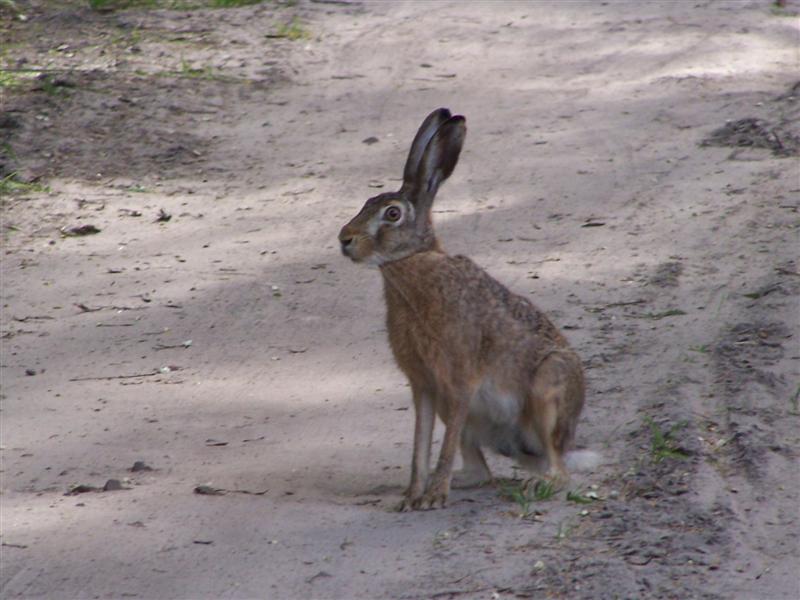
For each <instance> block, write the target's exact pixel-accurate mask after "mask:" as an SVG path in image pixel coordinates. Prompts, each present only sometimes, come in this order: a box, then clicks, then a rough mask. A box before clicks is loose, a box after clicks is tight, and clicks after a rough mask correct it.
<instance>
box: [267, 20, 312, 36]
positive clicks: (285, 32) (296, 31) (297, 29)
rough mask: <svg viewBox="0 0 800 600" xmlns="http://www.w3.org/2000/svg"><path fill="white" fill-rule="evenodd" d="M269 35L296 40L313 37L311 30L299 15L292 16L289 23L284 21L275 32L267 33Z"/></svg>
mask: <svg viewBox="0 0 800 600" xmlns="http://www.w3.org/2000/svg"><path fill="white" fill-rule="evenodd" d="M267 37H271V38H285V39H287V40H290V41H292V42H294V41H297V40H304V39H309V38H310V37H311V32H310V31H309V30H308V29H306V27H305V26H304V25H303V23H302V21H301V20H300V19H298V18H297V17H292V20H291V21H289V22H288V23H282V24H281V25H279V26H278V28H277V29H276V30H275V33H272V34H267Z"/></svg>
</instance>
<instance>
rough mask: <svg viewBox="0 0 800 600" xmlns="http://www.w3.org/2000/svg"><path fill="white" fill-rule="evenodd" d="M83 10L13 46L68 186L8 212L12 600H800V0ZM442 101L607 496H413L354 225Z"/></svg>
mask: <svg viewBox="0 0 800 600" xmlns="http://www.w3.org/2000/svg"><path fill="white" fill-rule="evenodd" d="M81 6H82V5H81V4H80V3H77V2H73V3H69V2H61V3H57V2H42V1H39V2H23V1H19V0H18V1H17V7H18V8H19V9H20V10H21V11H22V12H23V13H24V14H25V16H26V17H27V20H25V21H22V20H20V19H18V18H13V15H12V14H11V13H10V12H9V11H6V12H5V13H3V19H4V20H3V21H2V30H0V32H1V33H2V36H3V38H4V39H5V40H7V41H8V44H6V45H5V46H4V50H3V55H2V59H3V61H4V63H5V68H7V69H11V71H5V72H4V73H5V77H6V81H7V82H8V81H10V79H9V78H12V79H13V78H16V79H15V80H14V81H13V82H12V83H15V84H16V85H11V84H7V85H4V86H3V87H2V88H0V93H1V94H2V96H1V97H0V98H2V106H1V107H0V108H1V109H2V110H1V111H0V136H2V137H3V140H4V141H5V145H4V146H3V150H2V152H3V155H2V158H0V163H2V164H1V165H0V169H2V171H3V173H2V174H3V175H4V176H5V175H7V174H8V173H11V172H17V176H16V178H17V180H19V181H23V182H33V183H34V184H38V185H41V186H46V188H37V187H35V185H31V186H24V187H23V189H21V190H18V191H16V192H13V193H6V194H5V195H4V197H3V198H2V211H3V215H2V225H3V231H2V236H3V250H2V297H3V298H2V359H1V361H0V362H2V371H0V374H1V375H2V388H3V389H2V394H3V403H2V444H3V446H2V451H3V452H2V454H3V461H2V497H1V500H2V597H3V598H35V597H46V598H109V597H115V598H121V597H131V598H487V599H488V598H515V597H516V598H551V597H552V598H570V599H581V598H587V599H588V598H592V599H594V598H615V597H616V598H747V599H782V598H786V599H788V598H797V597H798V596H800V584H798V575H797V573H798V567H800V564H799V563H798V556H800V553H799V550H800V548H798V536H799V535H800V522H799V521H800V517H799V516H798V508H797V507H798V500H797V498H798V495H799V494H800V482H799V481H798V478H799V476H798V473H800V471H799V470H798V467H799V466H800V465H798V449H799V448H800V444H799V443H798V442H800V433H798V432H799V431H800V428H798V389H799V388H798V385H799V384H800V362H799V361H800V346H799V344H798V339H799V338H798V329H799V327H798V314H800V306H799V304H800V303H798V293H799V292H800V274H799V273H798V265H797V262H796V259H797V252H798V241H799V240H798V228H800V218H799V217H798V204H799V201H800V172H799V170H798V162H797V144H798V139H800V138H798V135H799V134H800V131H798V126H797V123H798V117H799V116H800V115H799V114H798V103H799V102H800V101H799V100H798V97H800V94H797V95H795V93H797V90H798V88H797V87H794V88H793V86H796V82H797V79H798V72H800V71H798V34H799V32H800V29H799V28H798V18H797V16H796V14H793V11H795V10H796V9H797V6H796V5H795V6H792V5H791V2H790V6H788V7H787V8H786V9H784V10H778V9H774V8H773V7H771V6H770V4H769V3H768V2H767V1H752V2H749V1H742V2H723V1H719V2H714V1H701V2H635V3H625V2H585V3H581V2H569V3H568V2H530V3H509V4H499V3H494V2H492V3H488V2H486V3H482V2H457V1H449V2H436V3H434V2H407V3H388V2H378V3H372V2H363V3H362V2H345V1H343V0H342V1H340V0H336V1H334V0H317V1H316V2H314V1H309V2H299V3H297V4H294V3H287V4H280V3H277V4H276V3H264V4H260V5H255V6H248V7H242V8H235V9H224V10H223V9H217V10H211V9H189V8H186V7H184V9H183V10H153V9H131V10H120V11H109V12H92V11H90V10H88V9H87V8H82V7H81ZM286 24H289V25H288V26H287V25H286ZM287 35H288V36H290V37H286V36H287ZM290 38H297V39H290ZM28 69H32V70H35V71H38V70H41V69H46V70H47V71H46V73H45V74H44V75H42V76H40V77H39V78H38V79H34V78H32V77H31V75H33V74H35V73H32V72H31V71H28ZM439 106H447V107H449V108H451V109H452V110H453V111H454V112H459V113H462V114H464V115H466V117H467V122H468V127H469V134H468V136H467V141H466V146H465V150H464V152H463V153H462V156H461V162H460V164H459V166H458V168H457V170H456V172H455V174H454V175H453V177H452V178H451V179H450V180H449V181H448V182H447V184H446V185H445V186H444V187H443V189H442V190H441V192H440V194H439V198H438V200H437V207H436V208H437V210H436V220H437V226H438V230H439V233H440V237H441V238H442V241H443V243H444V245H445V247H446V248H448V250H450V251H451V252H460V253H466V254H468V255H470V256H471V257H472V258H474V259H475V260H476V261H477V262H478V263H479V264H480V265H482V266H484V267H485V268H486V269H488V270H489V271H490V272H491V273H492V274H493V275H495V276H496V277H497V278H499V279H500V280H501V281H503V282H505V283H506V284H507V285H508V286H509V287H511V288H512V289H513V290H515V291H517V292H519V293H522V294H525V295H527V296H529V297H530V298H531V299H532V300H533V301H534V302H535V303H536V304H538V305H539V306H540V307H542V308H543V309H545V310H546V311H548V312H549V313H550V314H551V315H552V317H553V318H554V320H555V321H556V322H557V323H558V324H559V325H560V326H562V327H563V328H564V330H565V332H566V334H567V335H568V337H569V339H570V341H571V342H572V343H573V345H574V346H575V347H576V349H577V350H578V351H579V353H580V354H581V356H582V357H583V359H584V362H585V366H586V369H587V375H588V381H589V394H588V400H587V406H586V410H585V412H584V415H583V417H582V419H581V424H580V426H579V430H578V441H579V443H580V445H582V446H585V447H588V448H592V449H595V450H597V451H599V452H601V453H602V454H603V456H604V458H605V464H604V465H603V466H602V467H601V468H600V469H599V470H598V471H597V472H594V473H591V474H588V475H583V476H579V477H575V478H574V479H573V481H572V483H571V487H570V491H574V492H576V493H577V494H582V497H583V498H585V499H587V500H588V501H589V503H587V504H582V503H578V502H575V501H573V500H568V499H567V495H566V493H565V492H566V491H562V492H560V493H559V494H557V495H555V496H554V497H552V498H550V499H548V500H531V501H530V502H526V501H524V500H522V499H518V500H519V501H514V500H513V499H510V497H509V496H510V490H519V489H520V485H519V483H517V482H514V481H506V482H505V483H503V484H502V485H501V484H498V485H496V486H491V487H486V488H482V489H478V490H464V491H455V492H453V493H452V495H451V499H450V503H449V506H448V507H447V508H446V509H444V510H437V511H429V512H419V513H410V514H400V513H397V512H393V510H392V508H393V507H394V505H395V504H396V503H397V501H398V500H399V496H400V493H401V490H402V488H403V486H404V485H405V483H406V482H407V478H408V475H409V462H410V454H411V435H412V429H413V417H412V412H413V411H412V410H411V409H410V397H409V390H408V387H407V385H406V382H405V381H404V378H403V377H402V375H401V373H400V372H399V371H398V370H397V368H396V367H395V366H394V364H393V361H392V358H391V355H390V352H389V349H388V345H387V343H386V332H385V329H384V323H383V314H384V308H383V304H382V297H381V283H380V276H379V274H378V273H377V271H375V270H371V269H369V268H359V267H358V266H356V265H353V264H350V263H349V261H347V260H345V259H344V258H343V257H342V256H341V255H340V254H339V252H338V245H337V241H336V234H337V232H338V229H339V228H340V227H341V226H342V224H343V223H344V222H346V221H347V220H348V219H349V218H350V217H351V216H352V215H353V214H355V212H356V211H357V210H358V209H359V208H360V206H361V204H362V203H363V202H364V200H365V199H366V198H367V197H369V196H371V195H374V194H376V193H378V192H379V191H382V190H383V191H386V190H389V189H392V188H394V187H397V186H398V185H399V183H398V182H399V178H400V175H401V167H402V163H403V160H404V158H405V152H406V150H407V147H408V144H409V143H410V139H411V137H412V135H413V133H414V131H415V130H416V127H417V125H418V124H419V122H420V121H421V119H422V118H423V117H424V116H425V115H426V114H427V113H428V112H429V111H430V110H432V109H433V108H436V107H439ZM744 119H750V120H749V121H744ZM726 124H727V129H723V130H721V131H720V128H721V127H724V126H726ZM715 132H716V133H715ZM369 138H373V139H371V140H370V139H369ZM704 141H706V142H707V143H704ZM162 211H163V212H162ZM159 215H161V217H160V218H159ZM87 225H91V226H94V227H95V228H97V229H99V232H98V233H94V234H90V235H66V234H65V232H67V233H69V230H70V228H74V227H81V226H87ZM83 231H84V232H85V229H84V230H83ZM79 232H80V230H79ZM440 434H441V432H440V431H439V430H437V436H436V437H437V439H438V438H439V436H440ZM140 461H141V462H143V463H144V465H141V464H140V465H139V469H138V470H135V471H131V468H132V467H133V465H134V464H135V463H137V462H140ZM148 468H149V469H152V470H148ZM493 468H494V469H495V471H496V472H497V473H498V474H500V475H503V476H505V477H513V476H515V475H516V472H515V471H514V469H513V468H512V465H511V464H510V463H508V462H505V461H504V460H503V459H495V460H494V462H493ZM109 480H118V481H119V482H120V484H121V487H122V488H124V489H122V490H116V491H113V490H110V491H96V490H95V491H85V493H77V492H79V491H80V490H81V489H84V490H86V489H87V488H78V489H77V490H76V489H75V488H76V486H81V485H82V486H95V487H99V488H102V487H103V486H104V485H105V484H106V482H107V481H109ZM198 486H205V487H201V488H200V491H206V492H209V491H216V492H217V493H215V494H208V493H207V494H199V493H197V488H198ZM111 487H114V484H113V483H112V484H111ZM71 491H73V492H74V493H73V494H72V495H70V494H69V492H71ZM587 494H588V495H590V496H596V497H597V499H595V500H591V499H589V498H588V497H587ZM570 497H571V498H574V497H575V496H570Z"/></svg>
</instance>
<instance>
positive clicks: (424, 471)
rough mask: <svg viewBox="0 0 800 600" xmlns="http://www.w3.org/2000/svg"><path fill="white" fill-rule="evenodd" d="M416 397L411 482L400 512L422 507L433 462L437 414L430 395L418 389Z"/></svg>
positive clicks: (413, 388)
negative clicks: (433, 442) (434, 427)
mask: <svg viewBox="0 0 800 600" xmlns="http://www.w3.org/2000/svg"><path fill="white" fill-rule="evenodd" d="M412 392H413V395H414V416H415V420H414V456H413V458H412V459H411V482H410V483H409V484H408V489H406V492H405V494H404V497H403V501H402V502H401V503H400V506H399V510H401V511H406V510H416V509H417V508H419V506H420V502H421V500H422V494H423V492H424V491H425V483H426V481H427V480H428V470H429V469H430V461H431V440H432V438H433V425H434V422H435V420H436V412H435V410H434V407H433V400H432V398H431V396H430V394H427V393H424V392H422V391H420V390H418V389H416V388H415V387H414V386H413V385H412Z"/></svg>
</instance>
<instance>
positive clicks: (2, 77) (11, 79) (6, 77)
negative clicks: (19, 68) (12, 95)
mask: <svg viewBox="0 0 800 600" xmlns="http://www.w3.org/2000/svg"><path fill="white" fill-rule="evenodd" d="M25 79H26V78H25V77H22V76H21V75H20V74H19V73H16V72H14V71H7V70H5V69H0V90H13V89H16V88H19V87H20V86H21V85H22V84H23V81H24V80H25Z"/></svg>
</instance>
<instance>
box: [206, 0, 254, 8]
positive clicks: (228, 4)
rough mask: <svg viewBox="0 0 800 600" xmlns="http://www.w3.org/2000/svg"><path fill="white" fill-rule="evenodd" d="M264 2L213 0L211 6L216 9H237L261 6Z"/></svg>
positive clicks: (252, 0)
mask: <svg viewBox="0 0 800 600" xmlns="http://www.w3.org/2000/svg"><path fill="white" fill-rule="evenodd" d="M261 1H262V0H212V1H211V6H213V7H215V8H235V7H237V6H250V5H251V4H259V3H260V2H261Z"/></svg>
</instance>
